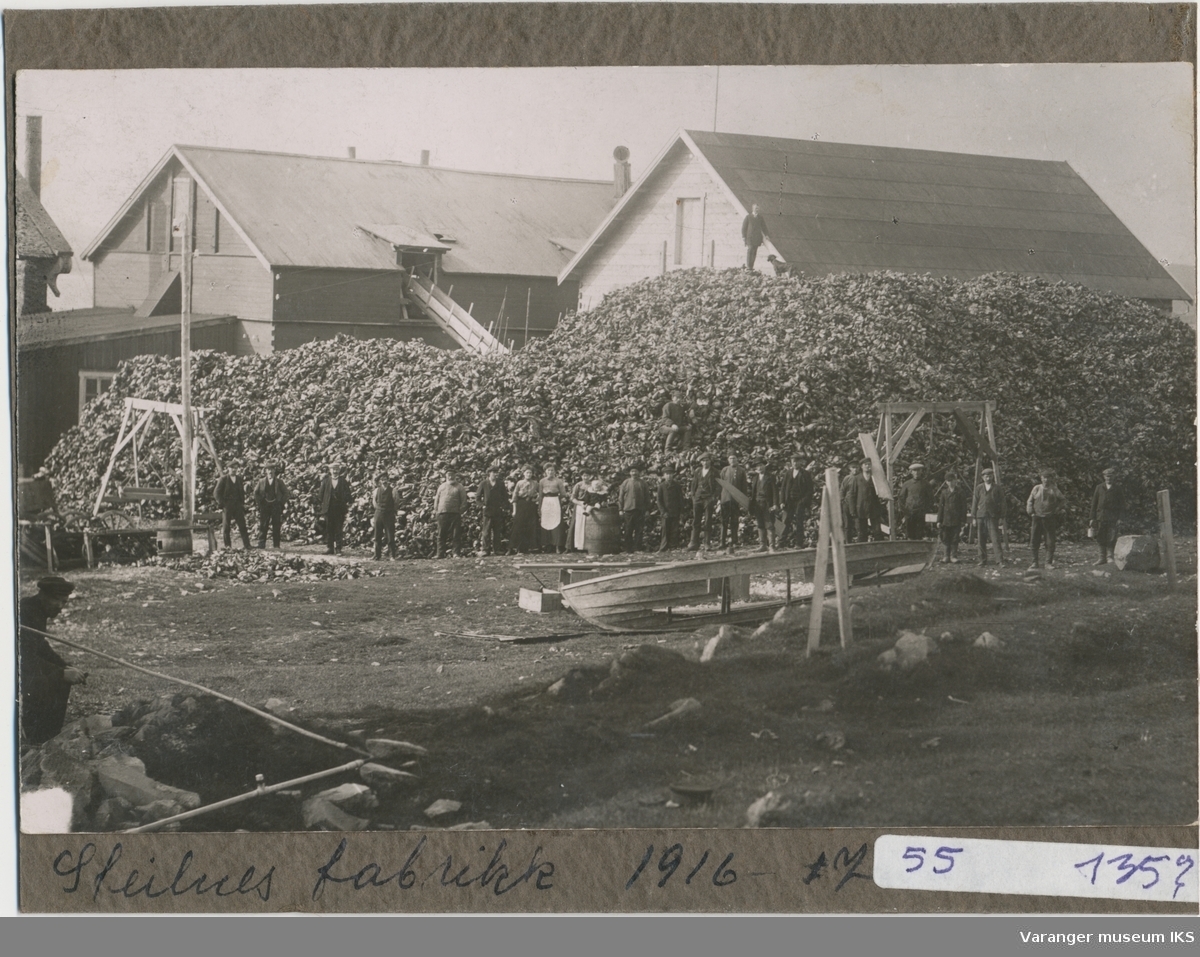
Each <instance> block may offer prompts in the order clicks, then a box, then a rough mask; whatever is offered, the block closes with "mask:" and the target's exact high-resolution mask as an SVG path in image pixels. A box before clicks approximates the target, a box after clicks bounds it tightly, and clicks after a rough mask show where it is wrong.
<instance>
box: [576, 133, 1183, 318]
mask: <svg viewBox="0 0 1200 957" xmlns="http://www.w3.org/2000/svg"><path fill="white" fill-rule="evenodd" d="M681 149H686V150H688V151H690V152H691V154H692V155H693V156H694V157H695V158H696V160H697V161H698V162H699V163H700V164H701V165H702V166H703V167H704V168H705V169H706V170H707V171H708V173H709V175H710V176H711V177H712V178H713V180H714V183H715V184H716V185H717V187H718V188H719V189H721V190H722V192H723V193H724V194H725V195H726V197H727V198H728V199H729V200H730V202H731V203H732V204H733V206H734V207H735V208H736V209H738V210H739V211H740V212H741V213H743V214H744V213H745V212H747V211H748V210H749V209H750V207H751V206H752V205H753V204H755V203H757V204H758V205H759V206H760V207H761V209H762V211H763V213H764V214H765V216H766V220H767V228H768V230H769V234H770V241H771V244H772V245H773V246H774V247H775V248H776V250H778V252H779V254H780V256H781V257H782V258H783V259H784V260H785V261H787V262H789V263H791V264H793V265H795V266H796V267H797V268H799V269H801V270H803V271H804V272H806V273H809V274H811V275H827V274H831V273H863V272H873V271H876V270H889V269H890V270H896V271H901V272H920V273H925V272H929V273H934V274H935V275H943V276H953V277H957V278H962V279H966V278H970V277H972V276H978V275H981V274H983V273H989V272H1013V273H1022V274H1026V275H1036V276H1041V277H1044V278H1046V279H1049V280H1051V281H1058V280H1062V281H1067V282H1075V283H1080V284H1082V285H1085V286H1089V287H1091V288H1094V289H1098V290H1103V291H1108V292H1113V293H1116V294H1118V295H1123V296H1130V297H1134V298H1141V299H1186V298H1190V297H1188V295H1187V293H1186V292H1185V291H1184V290H1183V289H1182V288H1181V287H1180V286H1179V284H1178V283H1177V282H1176V281H1175V280H1174V279H1173V278H1171V276H1170V275H1169V274H1168V273H1167V272H1166V270H1164V269H1163V268H1162V266H1161V265H1160V264H1159V263H1158V262H1157V261H1156V260H1155V259H1154V257H1153V256H1152V255H1151V254H1150V252H1149V251H1148V250H1147V249H1146V248H1145V247H1144V246H1143V245H1142V244H1141V243H1140V242H1139V241H1138V239H1137V238H1136V237H1135V236H1134V235H1133V234H1132V233H1131V232H1130V231H1129V229H1128V228H1126V226H1125V224H1124V223H1122V222H1121V221H1120V219H1118V218H1117V216H1116V215H1115V214H1114V213H1113V212H1112V210H1110V209H1109V208H1108V207H1107V206H1106V205H1105V204H1104V202H1103V201H1102V200H1101V199H1100V198H1099V197H1098V196H1097V195H1096V194H1095V193H1094V192H1093V191H1092V190H1091V188H1090V187H1089V186H1088V185H1087V183H1086V182H1084V180H1083V179H1082V177H1080V176H1079V174H1078V173H1076V172H1075V171H1074V170H1073V169H1072V168H1071V167H1070V166H1069V165H1068V164H1067V163H1064V162H1054V161H1048V160H1029V159H1012V158H1008V157H1000V156H977V155H971V154H965V153H941V152H935V151H932V150H915V149H902V148H897V147H885V146H859V145H852V144H845V143H825V142H821V141H813V140H793V139H781V138H776V137H769V136H747V135H742V134H733V133H704V132H698V131H688V130H681V131H679V132H678V133H677V134H676V135H675V137H674V138H673V139H672V140H671V142H670V143H668V145H667V147H666V148H665V149H664V150H663V151H662V153H660V154H659V157H658V159H656V161H655V162H654V163H653V164H652V165H651V167H650V168H649V169H648V170H647V171H646V173H645V174H643V176H642V178H641V179H640V180H639V181H638V183H637V184H635V185H634V186H633V188H631V189H630V190H629V192H628V193H626V194H625V196H623V197H622V198H621V202H620V203H618V205H617V206H616V208H614V209H613V210H612V212H611V213H610V214H609V216H608V217H607V218H606V219H605V221H604V222H603V223H602V224H601V226H600V227H599V228H598V229H597V230H596V231H595V232H594V233H593V234H592V237H591V238H590V239H589V240H588V243H587V245H586V246H585V247H584V248H583V249H581V250H580V251H579V252H578V253H577V254H576V256H575V257H574V258H573V259H572V260H571V262H570V263H569V264H568V265H567V267H566V268H565V269H563V270H562V272H560V273H559V280H560V281H562V280H563V279H566V278H567V277H568V276H570V275H571V274H573V273H575V272H576V271H577V269H578V268H579V267H580V265H581V264H583V263H585V262H586V260H587V258H588V255H589V253H590V251H591V250H592V248H593V247H595V246H596V245H597V244H598V243H601V242H603V241H604V239H605V237H606V234H607V233H608V232H609V231H610V230H611V229H612V228H613V227H614V226H615V225H616V224H618V223H620V222H622V221H623V220H624V219H625V218H626V217H627V216H629V215H632V214H633V210H634V209H636V207H632V206H631V204H632V203H633V201H634V197H635V195H636V194H637V193H638V191H639V190H640V189H641V188H642V186H643V185H644V184H645V183H647V182H649V181H650V180H651V179H652V178H653V177H654V175H655V171H656V168H657V167H658V166H659V165H660V164H661V162H662V160H663V159H664V158H665V157H666V156H667V155H668V154H670V153H672V152H673V151H678V150H681Z"/></svg>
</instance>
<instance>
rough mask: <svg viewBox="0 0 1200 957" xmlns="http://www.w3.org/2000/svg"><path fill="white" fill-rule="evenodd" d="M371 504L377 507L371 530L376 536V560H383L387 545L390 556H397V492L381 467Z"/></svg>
mask: <svg viewBox="0 0 1200 957" xmlns="http://www.w3.org/2000/svg"><path fill="white" fill-rule="evenodd" d="M371 505H372V506H373V507H374V509H375V514H374V516H373V517H372V522H371V531H372V533H373V535H374V538H375V561H377V562H381V561H383V548H384V546H385V545H386V546H387V552H388V558H395V557H396V492H395V490H394V488H393V487H392V483H391V482H390V481H389V480H388V476H387V473H386V472H384V470H383V469H379V470H378V471H376V473H375V489H374V491H372V492H371Z"/></svg>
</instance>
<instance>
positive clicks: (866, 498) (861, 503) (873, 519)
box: [847, 459, 882, 542]
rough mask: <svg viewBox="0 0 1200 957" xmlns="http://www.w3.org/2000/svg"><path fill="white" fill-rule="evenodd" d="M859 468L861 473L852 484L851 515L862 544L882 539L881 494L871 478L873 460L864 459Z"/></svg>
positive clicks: (850, 493)
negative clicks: (880, 523) (880, 519)
mask: <svg viewBox="0 0 1200 957" xmlns="http://www.w3.org/2000/svg"><path fill="white" fill-rule="evenodd" d="M859 467H860V469H861V471H860V472H859V473H858V474H857V475H855V476H854V481H853V482H851V483H850V490H849V503H850V515H851V516H852V517H853V519H854V527H855V529H857V531H858V540H859V541H860V542H866V541H870V540H871V539H876V540H878V539H879V538H881V537H882V533H881V532H880V530H879V515H880V502H879V493H878V492H876V491H875V482H874V480H873V479H872V478H871V460H870V459H863V460H862V463H861V465H860V466H859ZM847 540H849V539H847Z"/></svg>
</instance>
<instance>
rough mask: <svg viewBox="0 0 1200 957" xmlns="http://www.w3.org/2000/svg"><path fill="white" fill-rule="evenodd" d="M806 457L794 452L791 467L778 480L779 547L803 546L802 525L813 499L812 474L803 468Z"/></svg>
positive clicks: (806, 519)
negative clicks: (780, 514) (780, 512)
mask: <svg viewBox="0 0 1200 957" xmlns="http://www.w3.org/2000/svg"><path fill="white" fill-rule="evenodd" d="M807 458H808V457H807V456H806V455H805V454H804V453H803V452H796V453H795V454H794V455H793V456H792V467H791V468H789V469H788V470H787V471H786V472H784V473H783V476H782V478H780V480H779V504H780V506H781V507H782V508H783V536H782V537H781V538H780V540H779V545H780V547H781V548H788V547H792V548H803V547H804V526H805V525H807V524H808V510H809V509H810V508H811V507H812V499H813V480H812V474H811V473H810V472H809V471H808V469H807V468H805V463H806V461H807Z"/></svg>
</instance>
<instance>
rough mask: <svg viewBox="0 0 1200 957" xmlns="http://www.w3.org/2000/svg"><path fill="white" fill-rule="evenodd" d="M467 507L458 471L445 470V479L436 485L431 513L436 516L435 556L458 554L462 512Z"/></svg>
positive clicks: (456, 556) (456, 555)
mask: <svg viewBox="0 0 1200 957" xmlns="http://www.w3.org/2000/svg"><path fill="white" fill-rule="evenodd" d="M466 507H467V491H466V489H464V488H463V487H462V485H460V484H459V482H458V473H457V472H455V471H454V470H453V469H447V470H446V481H444V482H443V483H442V484H441V485H439V486H438V487H437V493H436V494H435V495H434V500H433V513H434V514H435V515H436V516H437V557H438V558H445V557H446V555H447V554H450V555H452V556H453V557H455V558H458V557H459V554H460V551H461V549H460V539H461V538H462V513H463V510H464V509H465V508H466Z"/></svg>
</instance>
